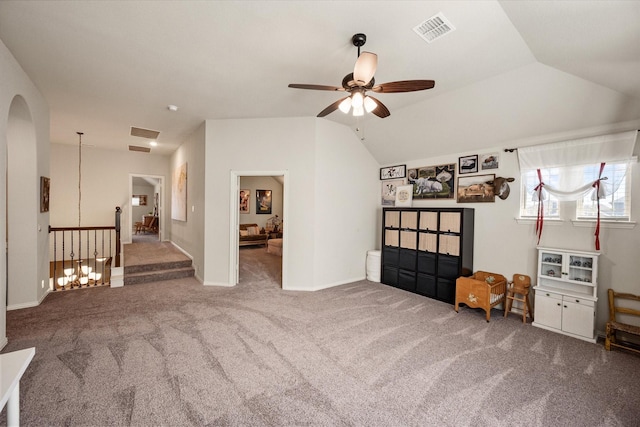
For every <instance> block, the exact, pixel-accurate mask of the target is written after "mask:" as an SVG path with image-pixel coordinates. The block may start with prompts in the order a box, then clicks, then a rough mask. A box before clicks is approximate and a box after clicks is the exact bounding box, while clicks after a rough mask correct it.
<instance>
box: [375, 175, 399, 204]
mask: <svg viewBox="0 0 640 427" xmlns="http://www.w3.org/2000/svg"><path fill="white" fill-rule="evenodd" d="M401 185H404V179H388V180H385V181H382V186H381V197H382V206H395V204H396V191H397V189H398V187H399V186H401Z"/></svg>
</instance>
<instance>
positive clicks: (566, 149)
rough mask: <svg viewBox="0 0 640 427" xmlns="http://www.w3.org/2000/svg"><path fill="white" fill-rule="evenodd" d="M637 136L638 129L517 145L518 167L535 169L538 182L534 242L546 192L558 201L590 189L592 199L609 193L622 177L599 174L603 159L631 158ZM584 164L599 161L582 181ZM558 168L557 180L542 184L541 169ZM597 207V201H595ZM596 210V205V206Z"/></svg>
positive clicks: (606, 160)
mask: <svg viewBox="0 0 640 427" xmlns="http://www.w3.org/2000/svg"><path fill="white" fill-rule="evenodd" d="M637 137H638V131H637V130H634V131H629V132H621V133H615V134H611V135H601V136H595V137H591V138H582V139H574V140H569V141H562V142H556V143H552V144H543V145H536V146H531V147H523V148H518V161H519V163H520V171H521V172H526V171H528V170H536V171H537V174H538V180H539V182H538V185H537V186H536V187H535V188H534V189H533V190H532V193H533V200H534V201H538V203H539V205H538V219H537V221H536V234H537V235H538V243H540V237H541V236H542V226H543V223H544V216H543V209H542V207H543V203H544V200H546V199H547V198H548V195H547V193H550V194H553V195H554V196H556V197H557V198H558V200H562V201H572V200H578V199H580V198H582V197H584V196H585V195H586V194H588V193H589V192H591V194H592V196H591V197H592V200H599V199H601V198H604V197H606V195H607V194H612V193H613V192H615V191H616V190H617V188H618V187H619V186H620V183H621V182H622V181H623V179H624V177H618V179H617V180H615V182H614V181H613V180H609V179H608V177H606V176H602V171H603V169H604V167H605V164H606V163H607V162H622V161H627V162H631V161H633V160H634V159H633V148H634V146H635V143H636V139H637ZM586 165H600V173H599V176H598V178H597V179H596V180H595V181H593V180H592V181H586V182H585V178H584V174H583V170H584V166H586ZM550 168H558V169H559V170H560V175H561V179H560V184H559V185H557V186H556V187H552V186H550V185H548V184H545V183H544V182H543V180H542V175H541V173H540V170H541V169H550ZM598 207H599V204H598ZM598 212H599V209H598ZM599 234H600V216H599V215H598V220H597V224H596V233H595V236H596V249H598V250H599V249H600V242H599Z"/></svg>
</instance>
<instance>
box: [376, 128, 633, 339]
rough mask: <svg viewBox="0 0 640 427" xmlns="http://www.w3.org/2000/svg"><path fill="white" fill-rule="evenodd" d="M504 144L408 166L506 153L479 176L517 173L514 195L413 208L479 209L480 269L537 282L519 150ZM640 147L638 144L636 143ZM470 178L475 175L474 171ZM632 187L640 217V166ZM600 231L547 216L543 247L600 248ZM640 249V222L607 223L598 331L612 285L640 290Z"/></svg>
mask: <svg viewBox="0 0 640 427" xmlns="http://www.w3.org/2000/svg"><path fill="white" fill-rule="evenodd" d="M565 136H566V135H565ZM582 136H583V135H582ZM570 138H571V137H570V136H567V137H566V139H570ZM553 139H554V137H553V136H549V137H547V138H545V139H541V140H540V142H543V141H544V142H551V141H552V140H553ZM556 140H559V139H556ZM504 148H510V147H509V146H502V147H495V149H494V150H489V151H483V152H481V153H477V152H466V153H458V154H452V155H448V156H441V157H434V158H428V159H422V160H410V161H407V168H408V169H410V168H413V167H419V166H431V165H440V164H446V163H457V162H458V157H461V156H467V155H473V154H483V153H491V152H495V153H498V154H499V156H500V167H499V169H495V170H491V171H482V170H480V171H479V172H478V174H482V173H495V174H496V176H503V177H515V178H516V180H515V181H514V182H512V183H511V184H510V187H511V194H510V195H509V198H508V199H506V200H501V199H499V198H497V197H496V199H495V200H496V201H495V203H466V204H458V203H456V202H455V200H451V201H426V200H414V202H413V206H417V207H470V208H474V209H475V236H474V262H473V269H474V271H477V270H484V271H492V272H496V273H500V274H503V275H504V276H506V277H512V276H513V274H515V273H521V274H527V275H529V276H531V278H532V280H533V281H535V279H536V276H537V264H536V263H537V251H536V243H537V242H536V240H537V239H536V235H535V232H534V228H535V221H533V220H530V221H520V222H519V221H516V218H517V217H518V214H519V206H520V205H519V202H520V193H521V191H520V184H521V180H520V171H519V166H518V159H517V152H513V153H505V152H504V151H503V150H504ZM636 150H638V147H636ZM473 175H475V174H473ZM463 176H466V175H463ZM468 176H471V174H469V175H468ZM631 188H632V192H633V194H632V208H631V212H632V219H633V220H635V221H637V220H638V219H639V212H640V192H639V191H638V189H639V188H640V167H639V165H638V164H635V165H634V167H633V177H632V185H631ZM565 209H567V207H565ZM594 231H595V223H591V224H590V225H589V226H587V227H584V226H577V225H574V224H573V223H572V222H571V221H570V220H565V221H549V220H546V221H545V222H544V231H543V234H542V238H541V240H540V246H545V247H552V248H566V249H575V250H584V251H592V252H595V246H594V244H595V243H594ZM378 240H379V239H378ZM639 248H640V226H639V225H636V226H635V227H632V228H615V227H614V226H610V225H607V224H602V225H601V232H600V249H601V250H600V253H601V256H600V264H599V277H598V281H599V289H598V305H597V314H596V330H597V331H598V332H599V333H602V332H603V331H604V327H605V323H606V321H607V319H608V313H609V312H608V306H607V288H610V287H611V288H614V289H615V290H617V291H620V292H631V293H635V294H638V293H640V289H639V285H638V283H639V282H638V277H640V262H638V256H639V255H640V251H639Z"/></svg>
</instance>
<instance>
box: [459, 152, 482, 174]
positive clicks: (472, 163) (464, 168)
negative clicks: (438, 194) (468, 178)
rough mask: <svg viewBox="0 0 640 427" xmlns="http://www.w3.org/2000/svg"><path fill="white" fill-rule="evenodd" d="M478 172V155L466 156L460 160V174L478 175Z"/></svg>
mask: <svg viewBox="0 0 640 427" xmlns="http://www.w3.org/2000/svg"><path fill="white" fill-rule="evenodd" d="M477 172H478V155H477V154H475V155H473V156H464V157H460V158H459V159H458V173H459V174H460V175H463V174H465V173H477Z"/></svg>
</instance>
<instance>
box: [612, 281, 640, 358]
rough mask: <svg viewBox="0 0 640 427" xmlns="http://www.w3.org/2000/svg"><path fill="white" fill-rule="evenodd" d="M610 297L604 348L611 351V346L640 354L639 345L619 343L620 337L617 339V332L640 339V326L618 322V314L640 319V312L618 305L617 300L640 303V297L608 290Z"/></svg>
mask: <svg viewBox="0 0 640 427" xmlns="http://www.w3.org/2000/svg"><path fill="white" fill-rule="evenodd" d="M608 295H609V321H608V322H607V334H606V337H605V341H604V348H605V349H607V350H611V346H614V347H620V348H624V349H627V350H631V351H634V352H636V353H640V347H638V345H635V346H634V345H633V344H632V343H628V342H625V341H618V337H616V332H617V331H620V332H623V333H627V334H631V335H636V336H638V337H640V326H635V325H630V324H628V323H622V322H618V321H617V320H616V313H621V314H625V315H631V316H638V317H639V318H640V310H636V309H633V308H628V307H621V306H617V305H616V300H627V301H640V295H633V294H624V293H620V292H616V291H614V290H613V289H609V290H608ZM627 305H628V304H627Z"/></svg>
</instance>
